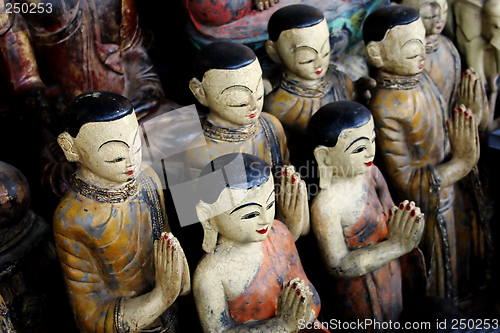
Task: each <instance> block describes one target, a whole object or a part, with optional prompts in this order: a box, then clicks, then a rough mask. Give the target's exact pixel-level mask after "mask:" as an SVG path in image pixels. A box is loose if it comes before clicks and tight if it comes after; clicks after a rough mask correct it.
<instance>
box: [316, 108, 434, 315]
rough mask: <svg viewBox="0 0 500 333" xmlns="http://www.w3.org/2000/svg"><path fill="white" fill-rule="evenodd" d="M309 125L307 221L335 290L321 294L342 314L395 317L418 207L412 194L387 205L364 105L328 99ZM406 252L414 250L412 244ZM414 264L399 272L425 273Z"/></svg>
mask: <svg viewBox="0 0 500 333" xmlns="http://www.w3.org/2000/svg"><path fill="white" fill-rule="evenodd" d="M309 126H310V127H309V130H310V133H311V140H312V142H313V145H314V146H315V147H316V148H315V149H314V156H315V158H316V161H317V163H318V167H319V170H320V188H321V189H320V191H319V193H318V195H317V196H316V197H315V198H314V201H313V203H312V206H311V227H312V229H313V232H314V235H315V237H316V240H317V242H318V246H319V249H320V253H321V256H322V258H323V261H324V263H325V266H326V267H327V270H328V272H329V273H330V275H331V276H332V277H333V278H334V279H335V280H336V281H334V282H333V283H332V284H331V285H332V288H331V289H333V290H332V291H333V295H335V296H334V297H331V295H330V296H328V297H329V298H334V299H336V300H338V302H339V307H340V309H341V313H340V318H342V320H343V321H356V320H363V319H376V320H380V321H386V322H387V321H389V320H398V318H399V315H400V313H401V311H402V306H403V297H402V296H403V293H402V269H401V267H402V263H401V262H400V260H401V259H402V258H401V259H400V257H402V256H403V255H405V254H407V253H409V252H410V251H412V250H413V249H415V248H416V247H417V245H418V243H419V241H420V238H421V236H422V232H423V230H424V224H425V222H424V214H421V213H420V208H419V207H416V206H415V203H414V202H413V201H411V202H409V201H408V200H405V201H403V202H401V204H400V206H399V208H398V207H396V206H394V204H393V202H392V199H391V195H390V193H389V190H388V188H387V184H386V183H385V180H384V177H383V176H382V174H381V173H380V171H379V169H378V168H377V167H376V166H375V165H373V159H374V157H375V128H374V122H373V118H372V116H371V114H370V111H369V110H368V109H367V108H365V107H364V106H362V105H361V104H358V103H355V102H349V101H344V102H334V103H330V104H327V105H325V106H323V107H321V108H320V109H319V111H318V112H316V113H315V114H314V115H313V117H312V119H311V122H310V125H309ZM332 203H334V204H332ZM412 254H413V255H415V256H416V257H420V253H419V252H418V250H416V252H415V253H412ZM418 259H420V260H421V261H420V262H421V263H422V264H423V258H422V257H420V258H418ZM420 267H422V266H420ZM420 267H418V265H415V266H414V267H408V266H407V267H405V268H406V269H407V270H408V268H409V270H414V271H413V272H408V271H406V272H405V273H407V274H410V275H414V276H417V275H418V273H420V274H421V276H422V277H424V276H425V275H424V274H425V273H424V271H423V270H422V271H419V270H418V269H419V268H420ZM421 280H422V279H420V281H421ZM412 283H413V284H416V283H417V280H416V279H414V280H413V281H412ZM423 287H424V288H425V284H423ZM423 290H425V289H423ZM325 298H326V296H325ZM326 316H328V317H330V318H331V317H335V316H338V314H337V313H326Z"/></svg>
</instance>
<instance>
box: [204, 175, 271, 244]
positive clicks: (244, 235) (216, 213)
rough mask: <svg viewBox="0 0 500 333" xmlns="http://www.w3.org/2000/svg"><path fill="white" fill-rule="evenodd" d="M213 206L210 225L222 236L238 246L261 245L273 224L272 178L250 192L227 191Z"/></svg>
mask: <svg viewBox="0 0 500 333" xmlns="http://www.w3.org/2000/svg"><path fill="white" fill-rule="evenodd" d="M232 202H237V204H236V205H233V204H231V203H232ZM211 206H212V209H213V211H212V216H213V217H212V219H211V222H212V224H213V225H214V226H215V227H216V229H217V231H218V232H219V234H220V235H221V236H223V237H224V238H226V239H229V240H231V241H233V242H237V243H251V242H262V241H263V240H264V239H266V237H267V235H268V234H269V231H270V230H271V227H272V226H273V221H274V212H275V194H274V181H273V178H272V176H270V177H269V179H268V180H267V182H266V183H264V184H262V185H261V186H257V187H254V188H251V189H249V190H240V189H234V188H231V189H224V191H222V193H221V195H220V196H219V199H218V200H217V202H215V203H214V204H213V205H211Z"/></svg>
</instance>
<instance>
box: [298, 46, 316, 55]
mask: <svg viewBox="0 0 500 333" xmlns="http://www.w3.org/2000/svg"><path fill="white" fill-rule="evenodd" d="M301 48H307V49H311V50H313V51H314V52H316V54H318V51H316V49H314V48H312V47H310V46H307V45H302V46H298V47H296V48H295V49H293V51H292V53H295V52H296V51H297V50H298V49H301Z"/></svg>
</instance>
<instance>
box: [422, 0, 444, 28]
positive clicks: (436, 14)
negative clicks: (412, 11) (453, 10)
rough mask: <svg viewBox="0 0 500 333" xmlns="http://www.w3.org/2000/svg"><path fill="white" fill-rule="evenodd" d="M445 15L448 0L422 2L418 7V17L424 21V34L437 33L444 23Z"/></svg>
mask: <svg viewBox="0 0 500 333" xmlns="http://www.w3.org/2000/svg"><path fill="white" fill-rule="evenodd" d="M447 15H448V2H447V1H446V0H438V1H436V2H428V3H425V4H423V5H422V7H420V17H421V18H422V22H423V23H424V27H425V35H426V36H430V35H439V34H440V33H441V32H442V31H443V28H444V25H445V24H446V18H447Z"/></svg>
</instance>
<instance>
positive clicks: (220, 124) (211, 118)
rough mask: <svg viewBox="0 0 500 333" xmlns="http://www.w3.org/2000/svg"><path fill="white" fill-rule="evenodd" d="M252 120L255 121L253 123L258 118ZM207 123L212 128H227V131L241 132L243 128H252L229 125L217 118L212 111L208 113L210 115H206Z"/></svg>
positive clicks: (229, 123)
mask: <svg viewBox="0 0 500 333" xmlns="http://www.w3.org/2000/svg"><path fill="white" fill-rule="evenodd" d="M254 119H255V121H257V119H258V117H255V118H254ZM207 121H209V122H210V123H211V124H212V125H214V126H217V127H221V128H227V129H231V130H239V129H242V130H243V129H245V128H248V127H250V126H252V125H248V126H241V125H238V124H234V123H231V122H229V121H227V120H225V119H222V118H221V117H219V115H217V114H216V113H214V112H212V111H210V113H209V114H208V116H207Z"/></svg>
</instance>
